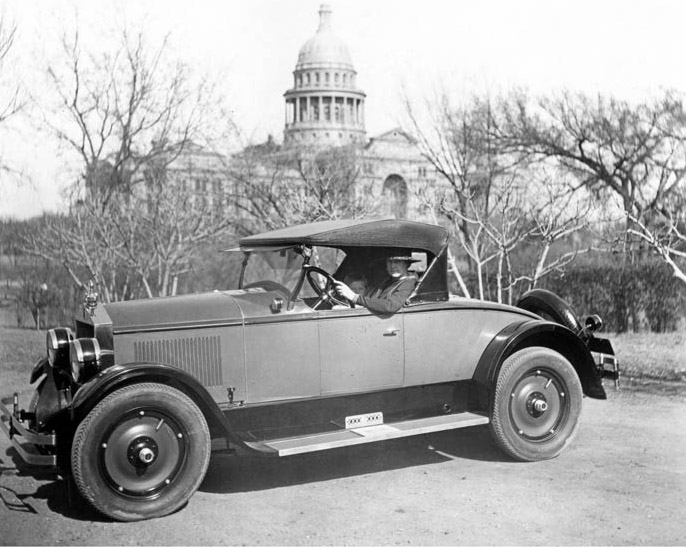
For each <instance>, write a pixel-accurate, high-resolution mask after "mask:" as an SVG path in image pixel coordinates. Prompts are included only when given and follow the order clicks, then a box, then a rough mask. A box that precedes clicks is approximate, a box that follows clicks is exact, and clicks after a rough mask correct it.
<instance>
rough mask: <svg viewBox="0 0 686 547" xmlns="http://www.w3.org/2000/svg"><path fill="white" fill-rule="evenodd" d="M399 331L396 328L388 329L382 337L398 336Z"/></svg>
mask: <svg viewBox="0 0 686 547" xmlns="http://www.w3.org/2000/svg"><path fill="white" fill-rule="evenodd" d="M399 332H400V329H399V328H398V327H389V328H387V329H386V332H384V333H383V335H384V336H398V333H399Z"/></svg>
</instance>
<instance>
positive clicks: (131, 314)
mask: <svg viewBox="0 0 686 547" xmlns="http://www.w3.org/2000/svg"><path fill="white" fill-rule="evenodd" d="M447 248H448V235H447V232H446V231H445V229H443V228H442V227H439V226H435V225H429V224H423V223H418V222H410V221H400V220H340V221H326V222H318V223H311V224H305V225H299V226H293V227H290V228H285V229H281V230H276V231H271V232H267V233H262V234H258V235H253V236H249V237H245V238H242V239H240V240H239V241H238V246H237V247H235V248H233V249H229V250H227V251H228V252H229V253H234V254H235V256H237V257H238V258H240V262H241V270H240V276H236V277H238V280H237V283H236V286H235V287H234V288H231V289H228V290H216V291H214V292H208V293H201V294H192V295H183V296H176V297H169V298H153V299H145V300H135V301H127V302H116V303H101V302H99V301H98V297H97V294H95V293H94V292H93V290H92V289H91V290H90V291H89V292H88V294H87V295H86V298H85V303H84V307H83V313H82V315H80V316H79V317H78V318H76V320H75V323H74V325H73V328H54V329H51V330H49V331H48V332H47V353H46V355H45V356H44V357H42V358H40V360H39V361H38V362H37V363H36V365H35V366H34V368H33V370H32V372H31V373H30V383H31V384H32V385H34V386H35V389H34V390H33V396H32V399H31V400H30V401H28V404H26V402H25V401H23V400H22V401H21V403H20V399H23V395H22V396H20V395H19V394H17V393H15V394H14V395H10V396H9V397H5V398H3V399H2V405H0V410H2V412H1V413H0V416H2V421H1V422H0V424H1V425H2V429H3V430H4V431H5V432H6V433H7V435H9V437H10V438H11V440H12V445H13V447H14V449H15V450H16V451H17V453H18V454H19V456H20V457H21V458H22V459H23V460H24V461H25V462H26V463H28V464H31V465H39V466H47V467H49V468H51V469H54V470H56V471H57V472H58V473H59V474H60V475H61V476H63V477H67V478H68V479H69V480H70V481H71V482H70V483H71V484H75V485H76V486H77V487H78V491H79V492H80V494H81V496H82V497H83V498H85V499H86V500H87V501H88V502H89V503H90V504H92V505H93V506H94V507H95V508H96V509H97V510H98V511H100V512H101V513H103V514H104V515H106V516H108V517H109V518H112V519H115V520H122V521H133V520H140V519H146V518H154V517H160V516H163V515H167V514H169V513H171V512H173V511H176V510H177V509H179V508H180V507H182V506H183V505H184V504H185V503H186V502H187V501H188V500H189V498H190V497H191V496H192V495H193V493H194V492H195V491H196V490H197V488H198V487H199V485H200V483H201V482H202V480H203V477H204V475H205V472H206V469H207V466H208V463H209V460H210V455H211V452H212V451H213V450H224V451H229V452H231V453H235V454H238V455H240V454H241V453H245V452H249V453H257V454H261V455H264V456H274V457H285V456H291V455H295V454H303V453H307V452H313V451H321V450H328V449H334V448H341V449H342V448H343V447H347V446H351V445H357V444H361V443H371V442H377V441H383V440H386V439H394V438H399V437H406V436H411V435H423V434H431V433H433V432H437V431H446V430H453V429H458V428H464V427H471V426H478V425H485V426H487V427H489V428H490V430H491V432H492V434H493V438H494V441H495V443H496V444H497V445H498V446H499V447H500V448H501V449H502V450H503V451H504V452H505V453H506V454H508V455H509V456H510V457H512V458H514V459H516V460H521V461H537V460H544V459H548V458H553V457H555V456H557V455H558V454H560V452H561V451H562V450H563V449H564V448H565V447H566V446H567V445H568V444H569V443H570V441H571V440H572V437H573V436H574V433H575V431H576V430H577V425H578V422H579V415H580V411H581V404H582V399H583V397H584V396H588V397H593V398H597V399H605V398H606V392H605V390H604V387H603V378H605V377H608V378H612V379H614V380H615V382H617V381H618V378H619V369H618V365H617V360H616V359H615V357H614V352H613V349H612V345H611V343H610V342H609V341H608V340H606V339H603V338H598V337H597V336H596V335H595V334H594V332H595V331H597V330H598V329H599V328H600V326H601V324H602V322H601V320H600V318H599V317H598V316H590V317H588V318H586V319H585V320H583V321H581V320H580V319H579V318H578V317H577V315H576V314H575V313H574V311H573V310H572V309H571V308H570V306H569V305H567V304H566V303H565V302H564V301H563V300H561V299H560V298H558V297H557V296H556V295H555V294H553V293H550V292H548V291H545V290H540V289H534V290H532V291H530V292H528V293H526V294H525V295H524V296H523V297H522V298H521V300H520V301H519V302H518V304H517V306H507V305H501V304H496V303H491V302H485V301H479V300H472V299H467V298H462V297H457V296H454V295H451V294H449V290H448V288H449V282H448V281H449V278H448V260H447ZM399 253H402V254H404V255H408V254H409V255H410V256H411V257H412V260H411V266H410V268H409V270H408V275H411V276H412V277H413V278H414V281H415V283H414V290H413V291H412V294H410V296H409V297H408V298H407V299H406V300H405V301H404V302H403V305H402V307H401V309H400V310H398V311H397V312H395V313H386V314H379V313H375V312H372V311H370V310H369V309H367V308H365V307H362V306H359V305H358V306H355V305H354V304H353V303H352V302H350V301H346V300H345V299H344V298H342V297H341V296H339V294H338V293H337V291H336V280H342V279H345V278H346V276H347V275H349V274H351V273H358V274H359V273H361V274H362V275H364V277H365V278H366V279H367V280H368V281H369V282H370V284H374V283H378V282H379V280H380V279H379V278H380V276H382V275H384V272H383V267H382V265H383V262H384V261H385V259H386V258H389V257H392V256H396V255H398V254H399ZM27 399H28V398H27Z"/></svg>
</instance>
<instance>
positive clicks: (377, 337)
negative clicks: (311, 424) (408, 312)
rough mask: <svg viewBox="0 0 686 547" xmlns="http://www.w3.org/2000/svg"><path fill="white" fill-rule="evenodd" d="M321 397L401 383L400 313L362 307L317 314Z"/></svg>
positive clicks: (401, 341) (401, 333)
mask: <svg viewBox="0 0 686 547" xmlns="http://www.w3.org/2000/svg"><path fill="white" fill-rule="evenodd" d="M318 323H319V355H320V360H321V362H320V367H321V388H322V394H323V395H341V394H346V393H360V392H365V391H374V390H378V389H386V388H392V387H398V386H401V385H402V384H403V377H404V362H405V360H404V356H403V336H404V328H403V314H402V313H396V314H394V315H391V316H379V315H376V314H373V313H371V312H369V311H368V310H366V309H364V308H354V309H342V310H328V311H322V312H320V313H319V318H318Z"/></svg>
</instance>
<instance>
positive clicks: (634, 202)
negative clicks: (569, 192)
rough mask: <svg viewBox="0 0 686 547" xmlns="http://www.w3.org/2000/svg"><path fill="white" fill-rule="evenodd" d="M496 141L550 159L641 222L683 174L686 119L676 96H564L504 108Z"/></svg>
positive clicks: (520, 100)
mask: <svg viewBox="0 0 686 547" xmlns="http://www.w3.org/2000/svg"><path fill="white" fill-rule="evenodd" d="M504 111H505V116H504V117H505V118H506V122H505V123H503V124H502V125H501V127H500V128H499V129H500V132H499V138H500V140H501V141H502V142H503V144H504V145H506V147H507V149H508V150H511V151H514V152H517V153H518V154H520V155H521V156H526V157H529V158H532V159H539V160H555V161H557V162H558V163H559V165H560V166H562V167H563V168H564V169H566V170H567V171H569V172H570V173H571V174H572V175H574V176H575V177H576V179H577V180H578V186H579V187H585V188H587V189H589V190H590V191H591V192H593V193H595V194H599V195H601V196H606V195H608V194H610V195H615V196H617V197H618V198H619V199H620V201H621V206H622V208H623V210H624V212H625V214H626V215H628V218H632V217H633V218H637V219H643V218H644V214H645V213H646V212H649V211H651V210H653V209H655V208H658V207H659V206H660V205H661V203H662V202H663V201H664V200H668V199H669V197H670V195H671V194H672V193H673V192H674V191H675V190H676V189H677V188H678V186H679V184H681V182H682V181H683V180H684V175H685V174H686V124H685V123H684V122H685V121H686V116H685V113H684V108H683V103H682V100H681V97H679V96H677V95H676V94H674V93H665V95H664V96H663V97H662V98H660V99H659V100H655V101H653V102H647V101H646V102H643V103H640V104H637V105H632V104H629V103H628V102H627V101H621V100H619V99H615V98H612V97H603V96H601V95H599V96H598V97H597V98H595V99H592V98H590V97H588V96H586V95H583V94H572V93H569V92H565V93H563V94H561V95H560V96H559V97H555V98H541V99H539V100H537V101H532V100H530V99H529V98H528V97H527V96H525V95H523V94H519V95H518V96H514V95H513V96H512V97H511V99H510V100H509V101H508V103H505V104H504Z"/></svg>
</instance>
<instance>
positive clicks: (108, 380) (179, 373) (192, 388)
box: [72, 362, 243, 446]
mask: <svg viewBox="0 0 686 547" xmlns="http://www.w3.org/2000/svg"><path fill="white" fill-rule="evenodd" d="M142 382H155V383H160V384H166V385H170V386H172V387H176V388H178V389H179V390H180V391H182V392H183V393H184V394H186V395H187V396H189V397H190V398H191V399H192V400H193V401H194V402H195V404H196V405H198V408H200V411H201V412H202V413H203V415H204V416H205V419H206V420H207V425H208V426H209V428H210V431H212V432H213V433H215V436H224V437H227V436H228V437H229V438H230V439H231V440H232V441H234V442H236V443H237V444H240V445H241V446H243V442H242V440H241V439H240V436H239V435H237V433H236V431H235V430H234V428H233V427H232V426H231V424H230V423H229V421H228V420H227V419H226V416H224V414H223V413H222V411H221V409H220V408H219V406H217V404H216V403H215V402H214V399H213V398H212V396H211V395H210V394H209V393H208V392H207V390H206V389H205V388H204V387H203V385H202V384H200V382H198V381H197V380H196V379H195V378H193V377H192V376H191V375H189V374H188V373H186V372H184V371H183V370H180V369H178V368H176V367H172V366H169V365H162V364H159V363H145V362H143V363H128V364H126V365H115V366H113V367H109V368H107V369H105V370H103V371H102V372H100V373H99V374H97V375H96V376H95V377H94V378H92V379H91V380H89V381H88V382H87V383H85V384H84V385H83V386H81V388H80V389H79V390H78V391H77V392H76V393H75V394H74V399H73V402H72V421H73V423H74V424H77V423H79V422H80V421H81V420H83V419H84V418H85V417H86V415H87V414H88V413H89V412H90V411H91V410H92V409H93V408H94V407H95V405H97V404H98V403H99V402H100V401H101V400H102V399H104V398H105V397H106V396H107V395H109V394H110V393H112V392H113V391H115V390H117V389H119V388H121V387H124V386H127V385H131V384H137V383H142Z"/></svg>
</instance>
